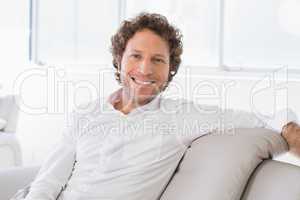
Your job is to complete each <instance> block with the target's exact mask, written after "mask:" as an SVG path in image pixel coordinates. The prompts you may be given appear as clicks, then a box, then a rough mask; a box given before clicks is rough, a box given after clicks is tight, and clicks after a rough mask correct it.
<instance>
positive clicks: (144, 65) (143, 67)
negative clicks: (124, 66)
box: [140, 59, 153, 75]
mask: <svg viewBox="0 0 300 200" xmlns="http://www.w3.org/2000/svg"><path fill="white" fill-rule="evenodd" d="M140 72H141V73H143V74H144V75H150V74H152V73H153V69H152V64H151V61H150V60H149V59H143V60H142V62H141V63H140Z"/></svg>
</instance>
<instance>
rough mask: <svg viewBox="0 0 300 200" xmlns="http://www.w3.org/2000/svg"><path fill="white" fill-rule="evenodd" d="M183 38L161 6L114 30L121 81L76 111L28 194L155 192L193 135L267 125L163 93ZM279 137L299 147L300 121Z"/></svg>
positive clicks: (150, 197) (67, 198) (68, 196)
mask: <svg viewBox="0 0 300 200" xmlns="http://www.w3.org/2000/svg"><path fill="white" fill-rule="evenodd" d="M181 38H182V37H181V34H180V32H179V31H178V30H177V29H176V28H174V27H173V26H171V25H170V24H169V23H168V21H167V19H166V18H165V17H163V16H161V15H158V14H149V13H142V14H140V15H139V16H137V17H136V18H134V19H132V20H130V21H125V22H124V23H123V24H122V26H121V27H120V29H119V30H118V32H117V33H116V34H115V35H114V36H113V37H112V53H113V65H114V67H115V68H116V74H115V75H116V78H117V80H118V81H119V83H120V84H121V88H120V89H119V90H117V91H115V92H114V93H112V94H111V95H110V96H109V98H105V99H104V100H97V102H95V103H94V105H95V109H94V110H92V111H90V112H88V113H85V114H74V115H73V119H74V120H73V124H72V125H71V126H69V127H68V128H67V129H66V131H65V132H64V134H63V139H62V141H61V143H60V144H59V145H57V146H56V148H55V149H54V150H53V153H52V154H51V155H50V157H49V158H48V159H47V160H46V162H45V163H44V164H43V166H42V168H41V170H40V172H39V174H38V176H37V178H36V179H35V181H34V182H33V183H32V185H31V189H30V192H29V194H28V195H27V197H26V198H25V199H26V200H37V199H39V200H40V199H43V200H46V199H49V200H50V199H57V198H58V199H63V200H79V199H89V200H94V199H95V200H96V199H97V200H100V199H101V200H108V199H113V200H116V199H127V200H141V199H143V200H145V199H146V200H155V199H157V198H158V197H159V195H160V194H161V192H162V191H163V189H164V187H165V186H166V184H167V182H168V180H169V179H170V177H171V176H172V174H173V172H174V170H175V168H176V166H177V164H178V162H179V161H180V159H181V158H182V156H183V154H184V152H185V150H186V149H187V147H188V146H189V145H190V144H191V142H192V141H193V140H194V139H196V138H198V137H200V136H202V135H204V134H207V133H209V132H211V131H214V130H218V131H220V129H222V130H223V129H228V130H233V129H234V128H237V127H268V126H271V124H272V123H271V122H270V123H267V124H266V123H264V122H262V121H261V120H259V119H258V118H256V117H255V116H252V115H251V114H250V113H246V112H243V111H234V110H225V111H222V110H220V108H218V107H214V106H204V105H197V104H194V103H193V102H188V101H182V100H171V99H164V98H163V97H162V95H161V94H162V91H164V90H165V88H166V87H167V85H168V83H169V82H170V81H171V80H172V78H173V77H174V75H175V74H176V73H177V70H178V67H179V65H180V62H181V59H180V56H181V54H182V42H181ZM220 122H221V125H222V126H218V124H220ZM271 128H272V126H271ZM283 137H285V138H286V140H287V142H288V144H289V147H290V150H291V151H293V152H296V153H297V154H298V155H300V142H299V140H300V127H299V126H298V125H297V124H296V123H293V122H290V123H288V124H287V125H286V126H284V129H283Z"/></svg>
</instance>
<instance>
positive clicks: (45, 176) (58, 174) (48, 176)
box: [25, 115, 77, 200]
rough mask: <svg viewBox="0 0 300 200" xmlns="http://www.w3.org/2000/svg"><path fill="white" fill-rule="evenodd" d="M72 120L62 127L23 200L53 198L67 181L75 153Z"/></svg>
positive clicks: (74, 130) (75, 129) (73, 124)
mask: <svg viewBox="0 0 300 200" xmlns="http://www.w3.org/2000/svg"><path fill="white" fill-rule="evenodd" d="M71 116H72V117H71V118H69V119H70V120H72V121H73V123H70V125H66V127H65V128H64V131H63V134H62V138H61V140H60V142H59V143H58V144H57V145H56V146H55V148H54V150H53V151H52V153H51V154H50V155H49V157H48V158H47V159H46V160H45V161H44V163H43V164H42V166H41V169H40V170H39V172H38V175H37V176H36V178H35V180H34V181H33V182H32V184H31V186H30V191H29V193H28V195H27V196H26V198H25V200H40V199H43V200H50V199H51V200H53V199H56V198H57V196H58V194H59V193H60V191H61V189H62V188H63V187H64V186H65V184H66V183H67V181H68V179H69V177H70V175H71V173H72V169H73V165H74V162H75V155H76V131H77V128H76V127H77V126H76V123H74V120H76V119H75V118H74V116H73V115H71Z"/></svg>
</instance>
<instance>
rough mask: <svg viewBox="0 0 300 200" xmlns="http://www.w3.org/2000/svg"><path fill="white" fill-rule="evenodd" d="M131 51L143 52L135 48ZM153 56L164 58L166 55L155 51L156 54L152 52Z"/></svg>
mask: <svg viewBox="0 0 300 200" xmlns="http://www.w3.org/2000/svg"><path fill="white" fill-rule="evenodd" d="M133 51H134V52H137V53H142V52H143V51H141V50H137V49H133ZM154 56H158V57H162V58H166V56H165V55H163V54H160V53H156V54H154Z"/></svg>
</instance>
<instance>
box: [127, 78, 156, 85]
mask: <svg viewBox="0 0 300 200" xmlns="http://www.w3.org/2000/svg"><path fill="white" fill-rule="evenodd" d="M132 80H133V81H134V82H136V83H137V84H142V85H149V84H152V83H154V81H140V80H137V79H135V78H133V77H132Z"/></svg>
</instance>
